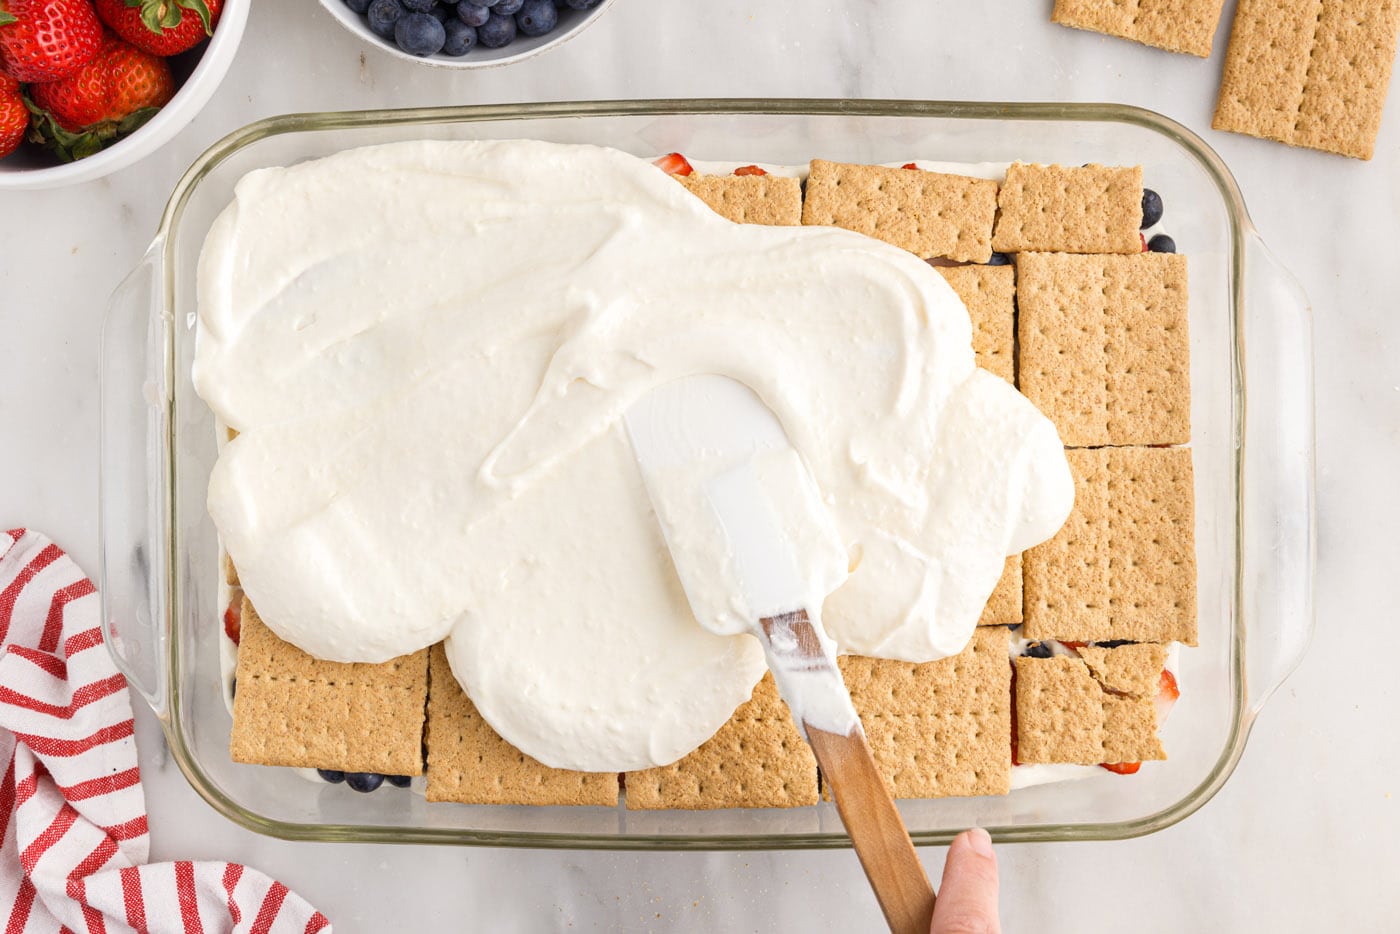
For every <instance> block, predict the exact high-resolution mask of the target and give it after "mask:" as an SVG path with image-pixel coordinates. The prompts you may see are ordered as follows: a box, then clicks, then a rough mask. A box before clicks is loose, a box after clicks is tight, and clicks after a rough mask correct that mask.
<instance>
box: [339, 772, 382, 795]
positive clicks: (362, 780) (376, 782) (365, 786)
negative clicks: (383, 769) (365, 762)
mask: <svg viewBox="0 0 1400 934" xmlns="http://www.w3.org/2000/svg"><path fill="white" fill-rule="evenodd" d="M345 784H347V785H349V786H350V787H351V788H353V789H355V790H356V791H358V792H361V793H363V794H369V793H370V792H371V791H374V789H376V788H378V787H379V786H380V785H382V784H384V776H383V775H380V774H379V773H378V772H347V773H345Z"/></svg>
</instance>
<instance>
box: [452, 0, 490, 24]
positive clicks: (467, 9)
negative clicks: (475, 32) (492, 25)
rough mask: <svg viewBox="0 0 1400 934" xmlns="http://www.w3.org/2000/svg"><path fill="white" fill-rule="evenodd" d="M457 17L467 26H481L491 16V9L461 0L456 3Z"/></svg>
mask: <svg viewBox="0 0 1400 934" xmlns="http://www.w3.org/2000/svg"><path fill="white" fill-rule="evenodd" d="M457 18H458V19H460V20H461V21H462V22H464V23H466V24H467V25H468V26H482V25H485V23H486V21H487V20H488V19H490V18H491V11H490V10H488V9H486V7H484V6H481V5H480V4H477V3H470V2H468V0H462V2H461V3H459V4H457Z"/></svg>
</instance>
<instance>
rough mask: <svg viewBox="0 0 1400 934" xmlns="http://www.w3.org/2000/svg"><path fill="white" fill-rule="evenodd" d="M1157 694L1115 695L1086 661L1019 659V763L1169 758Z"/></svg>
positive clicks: (1017, 681)
mask: <svg viewBox="0 0 1400 934" xmlns="http://www.w3.org/2000/svg"><path fill="white" fill-rule="evenodd" d="M1108 651H1110V652H1112V651H1120V650H1116V649H1110V650H1108ZM1152 697H1153V695H1128V694H1114V693H1110V692H1109V691H1107V690H1105V686H1104V685H1103V684H1101V683H1100V682H1099V681H1097V680H1095V678H1094V675H1093V673H1092V671H1091V670H1090V668H1089V666H1088V665H1087V664H1085V663H1084V661H1083V660H1082V659H1078V658H1067V657H1064V656H1055V657H1052V658H1029V657H1025V656H1023V657H1021V658H1018V659H1016V756H1017V761H1018V762H1021V763H1023V764H1026V765H1030V764H1034V763H1056V762H1058V763H1075V764H1079V765H1100V764H1103V763H1110V764H1113V763H1120V762H1142V761H1144V760H1148V759H1165V758H1166V757H1167V754H1166V752H1165V750H1163V749H1162V742H1161V740H1159V739H1158V738H1157V712H1156V708H1155V707H1154V705H1153V702H1152Z"/></svg>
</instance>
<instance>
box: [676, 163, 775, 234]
mask: <svg viewBox="0 0 1400 934" xmlns="http://www.w3.org/2000/svg"><path fill="white" fill-rule="evenodd" d="M672 177H673V178H675V179H676V181H678V182H680V183H681V184H682V185H684V186H685V187H686V188H688V189H690V191H691V193H692V194H694V195H695V196H696V197H698V198H699V199H700V200H701V201H704V202H705V203H706V204H708V205H709V206H710V208H711V210H713V211H714V212H715V213H716V214H719V215H722V216H723V217H727V218H729V219H730V220H731V221H733V222H734V223H736V224H768V225H773V226H795V225H797V224H800V223H802V182H801V181H800V180H799V179H796V178H787V177H784V176H780V175H676V176H672Z"/></svg>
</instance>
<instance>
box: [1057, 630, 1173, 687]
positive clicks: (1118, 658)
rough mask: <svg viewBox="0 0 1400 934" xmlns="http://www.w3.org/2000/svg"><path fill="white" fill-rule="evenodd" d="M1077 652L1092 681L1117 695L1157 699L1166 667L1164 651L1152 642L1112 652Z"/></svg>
mask: <svg viewBox="0 0 1400 934" xmlns="http://www.w3.org/2000/svg"><path fill="white" fill-rule="evenodd" d="M1078 651H1079V657H1080V658H1082V659H1083V660H1084V664H1086V665H1088V666H1089V673H1090V674H1092V675H1093V676H1094V680H1096V681H1098V682H1099V683H1100V684H1102V685H1103V686H1104V687H1105V688H1107V689H1108V690H1110V691H1116V692H1118V693H1119V694H1142V695H1145V696H1147V697H1152V696H1154V695H1156V693H1157V687H1158V682H1159V681H1160V680H1161V677H1162V669H1163V668H1164V667H1166V664H1167V647H1166V646H1165V645H1157V644H1155V643H1152V642H1142V643H1138V644H1135V645H1120V646H1116V647H1114V648H1105V647H1103V646H1098V645H1086V646H1083V647H1082V648H1080V649H1079V650H1078Z"/></svg>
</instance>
